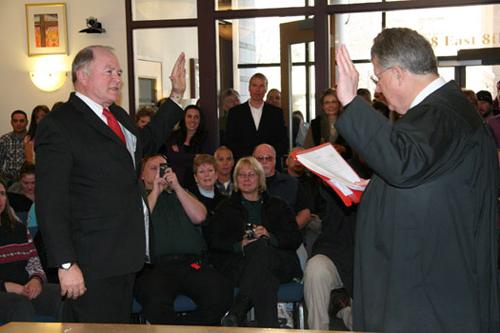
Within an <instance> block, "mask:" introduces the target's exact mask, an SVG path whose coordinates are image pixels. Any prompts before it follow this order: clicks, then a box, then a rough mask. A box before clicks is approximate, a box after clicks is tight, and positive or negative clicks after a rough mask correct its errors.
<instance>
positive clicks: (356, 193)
mask: <svg viewBox="0 0 500 333" xmlns="http://www.w3.org/2000/svg"><path fill="white" fill-rule="evenodd" d="M325 146H332V144H331V143H328V142H327V143H324V144H321V145H319V146H315V147H312V148H309V149H305V150H301V151H295V152H293V153H291V154H290V155H291V156H292V157H293V158H294V159H296V160H298V156H299V155H303V154H307V153H310V152H312V151H315V150H319V149H322V148H324V147H325ZM332 148H333V150H335V148H334V147H333V146H332ZM335 155H337V156H336V157H337V158H340V159H342V160H343V158H342V157H340V154H338V153H337V152H336V150H335ZM299 162H300V161H299ZM344 162H345V160H344ZM302 164H303V165H304V167H306V168H307V169H308V170H309V171H311V172H312V173H314V174H315V175H317V176H318V177H320V178H321V179H322V180H323V181H324V182H325V183H326V184H328V186H330V187H331V188H332V189H333V190H334V191H335V193H337V195H338V196H339V197H340V199H342V202H343V203H344V205H346V206H348V207H350V206H351V205H352V204H353V203H354V204H357V203H359V201H360V200H361V195H362V194H363V191H362V190H359V189H354V188H351V187H350V186H347V185H344V186H346V187H348V188H349V190H351V191H352V194H349V195H346V194H344V193H343V192H342V190H340V189H339V188H338V186H337V185H336V184H335V183H334V182H333V181H332V179H331V178H329V177H327V176H326V175H324V174H322V173H321V171H322V170H318V169H321V167H320V168H314V167H311V166H310V165H306V164H304V163H302ZM343 167H344V168H348V169H349V172H352V173H353V174H355V175H356V176H357V177H358V178H359V176H358V175H357V174H356V172H355V171H354V170H352V168H351V167H350V166H349V164H347V162H345V165H344V166H343ZM333 179H335V178H333Z"/></svg>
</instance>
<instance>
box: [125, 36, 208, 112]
mask: <svg viewBox="0 0 500 333" xmlns="http://www.w3.org/2000/svg"><path fill="white" fill-rule="evenodd" d="M133 38H134V67H135V91H136V96H135V101H136V105H137V106H139V105H140V104H139V91H140V85H139V79H152V80H154V82H155V84H156V87H155V88H154V89H155V91H156V100H159V99H161V98H164V97H168V95H169V94H170V90H171V85H170V79H169V75H170V72H171V70H172V67H173V65H174V63H175V60H176V59H177V57H178V56H179V54H180V53H181V52H184V53H185V54H186V70H187V73H188V75H187V78H186V80H187V82H186V86H187V87H188V88H187V90H186V93H185V94H184V101H183V102H184V104H185V105H187V104H193V103H195V102H196V99H197V98H198V97H199V95H197V91H198V89H199V81H198V80H197V79H196V76H197V69H196V64H197V60H198V42H197V41H198V38H197V29H196V28H165V29H144V30H139V29H138V30H134V37H133ZM190 63H192V64H193V65H194V66H193V71H190ZM192 81H193V82H194V83H195V84H194V89H193V91H191V89H190V86H191V82H192Z"/></svg>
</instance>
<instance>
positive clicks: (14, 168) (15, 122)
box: [0, 110, 28, 185]
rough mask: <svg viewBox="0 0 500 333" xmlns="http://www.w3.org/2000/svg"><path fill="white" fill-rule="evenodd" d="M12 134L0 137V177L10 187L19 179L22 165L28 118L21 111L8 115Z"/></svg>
mask: <svg viewBox="0 0 500 333" xmlns="http://www.w3.org/2000/svg"><path fill="white" fill-rule="evenodd" d="M10 124H11V126H12V132H9V133H7V134H4V135H2V137H0V177H3V179H4V180H5V181H6V182H7V185H11V184H12V183H14V182H16V181H17V180H18V178H19V169H21V166H22V165H23V163H24V144H23V140H24V137H25V136H26V127H27V126H28V116H27V115H26V112H24V111H22V110H16V111H14V112H12V114H11V115H10Z"/></svg>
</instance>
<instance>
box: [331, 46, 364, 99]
mask: <svg viewBox="0 0 500 333" xmlns="http://www.w3.org/2000/svg"><path fill="white" fill-rule="evenodd" d="M336 53H337V54H336V60H337V69H338V71H339V77H338V80H337V98H338V99H339V101H340V103H342V105H347V104H349V103H351V101H352V100H353V99H354V97H356V91H357V89H358V81H359V73H358V71H357V70H356V67H354V64H353V62H352V60H351V57H350V56H349V52H348V51H347V48H346V46H345V45H341V46H340V47H339V48H338V49H337V51H336Z"/></svg>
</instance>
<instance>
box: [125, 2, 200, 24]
mask: <svg viewBox="0 0 500 333" xmlns="http://www.w3.org/2000/svg"><path fill="white" fill-rule="evenodd" d="M196 16H197V15H196V0H132V19H133V20H136V21H142V20H167V19H185V18H196Z"/></svg>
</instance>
